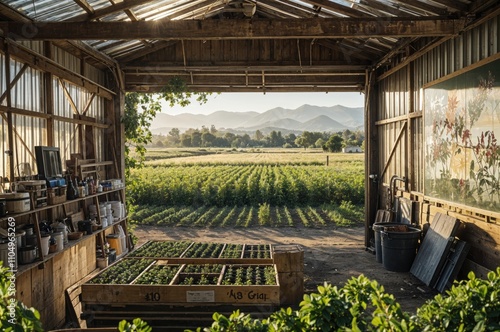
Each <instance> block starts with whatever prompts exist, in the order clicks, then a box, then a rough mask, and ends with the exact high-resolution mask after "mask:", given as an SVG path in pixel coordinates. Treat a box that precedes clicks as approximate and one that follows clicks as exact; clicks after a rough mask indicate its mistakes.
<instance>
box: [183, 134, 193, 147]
mask: <svg viewBox="0 0 500 332" xmlns="http://www.w3.org/2000/svg"><path fill="white" fill-rule="evenodd" d="M181 146H184V147H187V148H189V147H191V146H192V145H191V135H189V134H186V133H184V134H182V135H181Z"/></svg>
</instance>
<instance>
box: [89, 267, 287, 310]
mask: <svg viewBox="0 0 500 332" xmlns="http://www.w3.org/2000/svg"><path fill="white" fill-rule="evenodd" d="M124 260H127V258H125V259H124ZM165 263H167V262H166V261H162V260H159V261H155V262H154V264H150V265H149V266H148V267H147V268H146V269H145V270H144V271H142V272H141V273H140V274H139V275H138V276H137V277H135V279H134V280H133V281H132V282H131V283H130V284H94V283H91V282H88V283H85V284H83V285H82V301H83V302H85V304H104V305H127V304H136V305H153V304H158V305H179V304H191V305H193V304H198V305H200V304H201V305H203V304H268V305H279V304H280V286H279V280H278V273H277V270H276V266H275V265H272V264H265V265H251V264H239V265H235V266H237V267H244V268H248V267H255V266H266V267H267V266H272V268H273V270H274V277H275V285H223V284H222V280H223V277H224V274H225V273H226V270H227V268H228V266H229V265H223V267H222V270H221V272H220V275H219V277H218V278H217V280H218V281H217V284H216V285H180V284H179V281H180V280H181V278H182V276H181V274H182V271H184V270H185V267H186V266H188V265H192V264H184V265H182V266H181V267H180V268H179V270H178V272H177V274H176V275H175V277H173V278H172V280H171V282H170V283H169V284H155V285H141V284H136V281H137V280H138V279H139V278H140V276H142V275H143V274H144V273H147V271H148V270H150V269H151V268H152V267H153V266H159V265H168V264H165ZM114 265H115V264H113V265H111V266H110V267H108V268H107V269H105V270H103V271H102V272H101V273H100V274H98V275H97V276H96V278H97V277H99V276H100V275H101V274H103V273H105V271H107V270H108V269H110V268H112V267H113V266H114Z"/></svg>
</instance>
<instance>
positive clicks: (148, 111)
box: [122, 77, 210, 177]
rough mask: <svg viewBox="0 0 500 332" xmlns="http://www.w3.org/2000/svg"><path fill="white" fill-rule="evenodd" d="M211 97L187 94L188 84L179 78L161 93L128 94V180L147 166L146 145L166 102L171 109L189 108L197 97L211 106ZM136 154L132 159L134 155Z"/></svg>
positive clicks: (126, 114)
mask: <svg viewBox="0 0 500 332" xmlns="http://www.w3.org/2000/svg"><path fill="white" fill-rule="evenodd" d="M208 95H210V93H193V92H190V91H187V87H186V83H185V82H184V81H183V80H182V79H181V78H178V77H174V78H172V79H171V80H170V81H169V83H168V84H167V85H166V86H165V87H164V88H163V90H162V92H161V93H139V92H127V93H126V94H125V114H124V116H123V118H122V123H123V124H124V126H125V167H126V174H127V177H128V175H129V172H130V169H131V168H140V167H142V166H143V165H144V160H145V153H146V144H148V143H150V142H151V140H152V137H153V136H152V134H151V130H150V126H151V122H152V121H153V119H154V118H155V116H156V114H157V113H158V112H161V111H162V107H163V106H162V101H166V102H167V103H168V105H169V106H170V107H173V106H175V105H180V106H182V107H185V106H187V105H189V104H190V103H191V98H192V97H193V96H197V97H196V101H197V102H199V103H200V104H204V103H206V102H207V96H208ZM132 151H133V152H135V153H134V156H133V157H132V155H131V152H132Z"/></svg>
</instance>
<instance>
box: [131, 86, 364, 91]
mask: <svg viewBox="0 0 500 332" xmlns="http://www.w3.org/2000/svg"><path fill="white" fill-rule="evenodd" d="M188 88H189V91H191V92H261V93H273V92H290V93H293V92H359V93H363V92H364V86H358V85H356V86H340V85H339V86H332V85H326V86H317V85H307V86H305V85H304V86H294V85H290V86H285V85H282V86H269V87H268V86H266V87H262V85H259V86H245V85H238V86H234V85H233V86H230V85H222V84H219V85H198V84H197V85H194V84H188ZM164 89H165V86H162V85H147V86H145V85H132V84H131V85H127V87H126V90H127V91H130V92H150V93H155V92H157V93H159V92H163V90H164Z"/></svg>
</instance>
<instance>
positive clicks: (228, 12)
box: [0, 0, 500, 330]
mask: <svg viewBox="0 0 500 332" xmlns="http://www.w3.org/2000/svg"><path fill="white" fill-rule="evenodd" d="M0 30H1V35H0V72H1V80H0V101H1V103H0V116H1V118H0V137H1V141H0V175H1V176H2V182H3V186H4V187H5V188H10V186H13V185H14V184H13V183H14V182H15V181H18V182H20V183H21V184H22V182H23V181H25V180H28V179H32V176H34V175H36V174H42V173H43V171H42V170H41V169H40V168H43V164H40V163H39V160H40V159H43V156H45V155H46V156H49V157H50V156H54V154H56V156H57V155H59V156H60V159H61V161H62V162H61V163H62V165H58V166H59V167H58V169H55V170H44V171H45V174H44V175H45V179H46V180H47V183H49V185H48V187H47V185H46V184H45V183H46V182H45V181H42V184H41V185H40V184H36V183H35V184H33V183H30V184H29V185H26V184H25V187H26V189H27V190H28V191H29V189H30V188H31V187H30V186H31V185H32V184H33V188H31V189H32V191H34V192H35V194H34V195H33V194H31V196H29V199H28V203H27V204H28V207H27V208H26V209H25V210H24V209H23V208H22V207H21V210H20V212H17V213H13V214H9V215H8V216H3V217H1V219H0V220H1V226H2V227H3V228H5V229H7V227H8V224H9V223H10V222H11V221H10V220H11V219H9V217H12V218H14V219H15V225H16V228H22V227H23V226H24V225H25V224H31V225H33V228H34V229H32V231H33V234H34V241H36V243H41V241H44V239H43V238H42V237H41V236H40V234H41V233H40V231H41V230H40V227H43V223H42V222H43V221H44V220H56V219H61V220H62V219H65V218H66V219H65V222H69V223H72V222H73V225H72V226H74V227H75V228H78V227H88V225H84V224H82V225H80V224H77V223H76V222H77V221H79V219H83V218H82V216H81V215H79V213H82V212H81V211H82V210H85V211H86V210H87V208H88V206H89V205H92V204H94V205H98V204H99V202H100V201H102V200H106V201H113V202H118V203H117V204H122V206H123V204H124V203H125V205H126V195H125V187H124V184H125V169H124V167H125V165H124V147H125V138H124V127H123V124H122V123H121V117H122V115H123V110H124V96H125V94H126V93H127V92H132V91H135V92H159V91H161V89H162V88H163V87H164V86H165V85H166V84H167V83H168V82H169V81H170V79H171V78H173V77H180V78H182V79H183V81H184V82H185V83H186V86H187V89H188V90H189V91H193V92H259V93H273V92H322V93H328V92H332V93H333V92H359V93H362V94H364V95H365V133H366V142H365V147H366V149H365V160H366V167H365V169H366V176H365V182H366V184H365V187H366V196H365V197H366V199H365V201H366V203H365V204H366V209H365V210H366V219H365V229H366V237H365V238H366V239H365V242H366V243H365V245H366V247H367V248H371V247H373V236H374V235H373V230H372V227H371V226H372V224H373V223H374V222H375V221H376V220H378V221H382V220H385V218H387V215H391V214H392V213H395V211H396V214H397V213H399V214H400V215H401V214H402V213H406V214H407V217H408V218H410V219H411V221H412V222H413V223H414V224H416V225H419V226H420V227H423V228H425V227H428V226H429V224H431V227H432V221H433V220H434V217H435V216H436V214H438V213H440V214H442V215H447V216H451V217H453V218H456V219H458V220H459V221H461V225H462V227H461V229H460V238H461V239H462V240H464V241H466V242H467V243H469V244H470V249H469V251H468V254H467V256H466V258H465V260H464V262H463V267H462V271H470V270H472V271H475V272H476V274H477V275H479V276H485V275H486V273H487V272H488V271H490V270H494V269H496V268H497V267H498V266H500V255H499V252H500V173H498V172H499V171H498V169H500V164H499V160H500V150H499V149H500V148H499V147H498V145H497V141H496V138H495V136H494V134H495V133H496V134H498V129H497V128H498V127H499V126H500V106H498V105H499V101H500V94H499V91H500V85H499V83H498V82H499V81H500V3H499V2H498V1H497V0H405V1H399V0H384V1H379V0H196V1H186V0H37V1H31V0H2V1H0ZM495 129H496V130H497V132H495ZM35 147H38V148H35ZM50 147H56V148H57V149H52V150H51V149H50ZM44 148H45V149H44ZM37 156H42V158H39V157H37ZM495 167H496V168H495ZM66 170H68V171H70V172H71V173H72V174H73V175H78V176H79V178H84V177H88V176H93V177H94V178H96V179H97V178H99V179H101V180H103V182H105V183H106V185H107V187H105V188H104V190H102V189H101V190H100V191H98V192H97V191H96V192H95V194H92V195H89V196H87V197H83V198H82V197H81V198H78V199H76V200H73V201H65V199H64V198H65V197H66V193H61V192H59V191H58V190H56V189H54V188H52V187H51V185H50V183H52V182H50V181H55V183H56V186H57V181H60V180H61V179H64V173H63V172H64V171H66ZM104 180H105V181H104ZM28 182H29V181H28ZM108 185H109V186H108ZM40 190H45V191H46V192H47V193H46V196H45V197H43V198H41V199H38V198H37V197H36V192H37V191H40ZM34 196H35V197H34ZM23 197H25V196H23ZM21 199H22V198H21ZM396 202H397V203H396ZM395 206H397V208H395ZM98 213H99V212H98ZM9 225H10V224H9ZM116 226H120V227H119V229H120V232H122V234H124V238H125V240H127V238H128V237H127V236H126V235H127V217H126V215H125V213H123V214H121V215H120V216H119V220H118V221H117V223H116V224H115V225H114V226H112V227H107V228H103V229H100V230H95V231H94V232H92V235H86V236H84V237H82V238H81V239H79V240H78V241H74V242H71V243H72V244H71V245H68V246H65V247H64V249H63V250H60V251H56V252H54V253H48V254H44V253H42V252H41V251H40V252H39V257H38V259H37V260H36V261H35V262H34V263H31V264H25V265H19V268H18V271H17V273H16V280H17V282H16V289H17V293H16V296H17V298H18V299H19V300H21V301H22V302H24V303H25V304H26V305H28V306H33V307H35V308H37V309H38V310H39V311H40V313H41V318H42V321H43V324H44V327H45V328H46V329H49V330H50V329H54V328H58V327H62V326H64V325H65V323H66V321H67V319H68V318H67V314H66V312H67V311H66V310H67V307H68V306H71V299H69V298H68V292H67V291H68V289H71V288H72V287H73V286H74V285H75V284H78V283H79V282H80V281H81V280H83V279H84V278H85V277H86V276H87V275H89V274H90V273H92V272H93V271H95V270H96V268H97V266H98V265H97V264H98V258H99V257H98V254H97V253H96V250H95V248H96V245H99V244H100V243H103V241H104V238H105V237H106V236H107V235H109V234H110V233H113V232H116ZM126 244H127V247H128V246H130V243H128V241H126ZM123 249H124V250H123V251H124V252H125V251H126V250H127V248H126V247H124V248H123Z"/></svg>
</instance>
